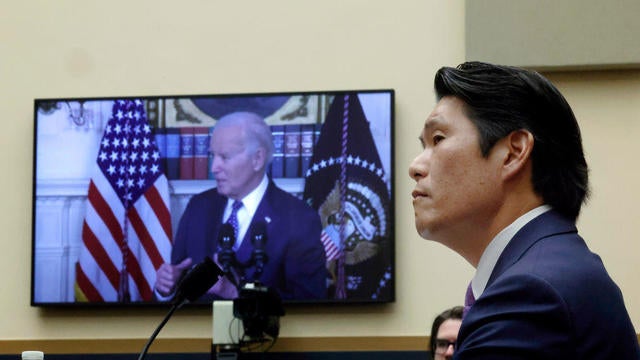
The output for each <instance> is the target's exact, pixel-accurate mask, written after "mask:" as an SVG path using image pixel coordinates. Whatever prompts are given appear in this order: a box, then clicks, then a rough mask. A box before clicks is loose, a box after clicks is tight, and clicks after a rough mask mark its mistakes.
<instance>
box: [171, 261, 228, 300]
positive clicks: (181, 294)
mask: <svg viewBox="0 0 640 360" xmlns="http://www.w3.org/2000/svg"><path fill="white" fill-rule="evenodd" d="M220 276H222V270H220V268H219V267H218V265H216V263H214V262H213V260H211V258H210V257H208V256H207V257H205V258H204V260H203V261H202V262H201V263H200V264H198V265H196V266H194V267H192V268H191V269H190V270H189V271H188V272H187V273H186V274H185V276H184V277H183V278H182V280H181V281H180V283H179V284H178V288H177V291H176V294H177V295H176V300H177V301H178V302H182V301H183V300H185V299H187V300H189V301H195V300H196V299H198V298H199V297H200V296H202V295H204V294H205V293H206V292H207V290H209V289H210V288H211V287H212V286H213V284H215V283H216V281H218V278H219V277H220Z"/></svg>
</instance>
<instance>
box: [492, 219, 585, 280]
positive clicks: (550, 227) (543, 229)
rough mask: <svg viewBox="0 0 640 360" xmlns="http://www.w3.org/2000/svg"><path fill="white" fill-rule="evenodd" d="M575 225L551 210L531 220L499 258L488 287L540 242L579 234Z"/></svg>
mask: <svg viewBox="0 0 640 360" xmlns="http://www.w3.org/2000/svg"><path fill="white" fill-rule="evenodd" d="M577 231H578V230H577V229H576V226H575V224H574V223H573V222H572V221H570V220H568V219H567V218H565V217H563V216H562V215H560V214H559V213H558V212H556V211H554V210H550V211H548V212H546V213H544V214H542V215H540V216H538V217H537V218H535V219H533V220H531V221H530V222H529V223H528V224H526V225H525V226H524V227H522V229H520V231H518V232H517V233H516V234H515V236H514V237H513V239H511V241H509V244H508V245H507V247H505V249H504V251H503V252H502V254H501V255H500V257H499V258H498V262H497V263H496V266H495V267H494V268H493V272H492V273H491V276H490V277H489V281H488V282H487V287H488V286H490V285H491V283H493V281H494V280H495V279H496V278H497V277H498V276H500V275H501V274H502V273H504V272H505V271H506V270H507V269H508V268H509V267H510V266H511V265H513V264H514V263H515V262H516V261H518V260H519V259H520V258H521V257H522V256H523V255H524V253H526V252H527V250H528V249H529V248H530V247H531V246H533V245H534V244H535V243H536V242H538V241H539V240H541V239H543V238H546V237H549V236H552V235H557V234H563V233H571V232H574V233H575V232H577Z"/></svg>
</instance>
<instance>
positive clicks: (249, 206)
mask: <svg viewBox="0 0 640 360" xmlns="http://www.w3.org/2000/svg"><path fill="white" fill-rule="evenodd" d="M268 186H269V178H268V177H267V175H266V174H265V175H264V177H263V178H262V181H261V182H260V184H258V186H257V187H256V188H255V189H253V191H251V192H250V193H249V194H247V196H245V197H244V198H242V199H240V201H242V205H243V206H242V207H241V208H240V209H239V210H238V213H237V216H238V238H237V239H236V242H235V244H234V246H233V249H234V250H237V249H238V248H239V247H240V245H241V244H242V240H243V239H244V236H245V235H246V234H247V230H248V229H249V225H250V224H251V219H253V215H254V214H255V213H256V211H257V210H258V206H259V205H260V201H262V198H263V197H264V194H265V193H266V192H267V187H268ZM234 201H235V200H233V199H227V206H226V207H225V209H224V216H223V220H224V221H223V223H224V222H226V221H227V219H229V216H230V215H231V207H232V205H233V202H234Z"/></svg>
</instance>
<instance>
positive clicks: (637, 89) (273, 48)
mask: <svg viewBox="0 0 640 360" xmlns="http://www.w3.org/2000/svg"><path fill="white" fill-rule="evenodd" d="M164 4H167V5H169V6H167V5H164ZM463 59H464V2H463V1H462V0H457V1H446V2H445V1H437V0H430V1H426V0H406V1H395V2H390V1H370V0H350V1H341V0H328V1H316V2H309V1H297V0H271V1H247V2H223V1H196V0H188V1H181V2H168V1H167V2H158V1H136V2H134V1H125V0H117V1H116V0H112V1H100V2H98V1H94V2H88V1H84V2H83V1H73V0H64V1H56V2H50V1H45V0H42V1H28V2H27V1H18V0H7V1H5V2H3V11H2V12H0V79H1V80H0V81H1V82H0V95H1V96H2V99H3V102H2V103H3V107H2V114H3V118H2V120H0V121H2V122H3V123H4V128H5V131H3V132H2V134H1V135H0V138H1V141H0V146H1V148H0V150H1V151H0V157H1V158H2V165H3V168H4V169H5V171H4V174H3V176H1V177H0V189H1V190H0V191H2V193H1V198H2V199H4V201H3V202H2V204H1V205H0V212H1V213H2V216H1V217H0V219H1V220H0V221H1V223H0V224H1V228H2V229H4V233H3V236H2V237H0V241H1V242H2V249H3V252H2V257H1V259H2V261H0V277H1V278H2V280H1V281H0V283H1V284H2V294H3V295H2V300H1V302H2V315H1V316H0V339H5V340H6V339H84V338H89V339H95V338H104V339H108V338H141V339H142V338H146V337H148V336H149V335H150V334H151V332H152V331H153V329H154V328H155V326H156V325H157V324H158V323H159V321H160V320H161V319H162V317H163V316H164V310H160V309H151V310H149V309H146V310H135V311H131V310H129V311H127V310H117V311H116V310H109V311H107V310H96V309H93V310H77V309H76V310H71V309H58V310H51V309H47V310H45V309H39V308H32V307H30V306H29V296H30V294H29V291H30V289H29V282H30V263H29V259H30V253H31V244H30V242H31V189H32V188H31V186H32V168H31V163H32V156H33V152H32V141H33V120H32V118H33V99H34V98H39V97H64V96H116V95H161V94H163V95H168V94H197V93H225V92H235V93H237V92H261V91H298V90H338V89H349V88H358V89H366V88H394V89H395V90H396V124H395V126H396V127H395V130H396V156H395V161H396V164H395V165H396V171H397V175H396V178H395V181H396V249H397V251H396V261H397V277H398V283H397V288H396V293H397V298H398V300H397V301H396V302H395V303H394V304H390V305H386V306H360V307H356V306H353V307H339V308H326V307H325V308H323V307H296V308H290V309H287V310H288V313H287V315H286V316H285V317H283V318H282V329H281V336H283V337H320V336H414V335H424V334H426V333H427V327H428V325H427V324H428V323H429V322H430V321H431V320H432V318H433V316H434V315H435V314H436V313H437V312H439V311H440V310H442V309H443V308H445V307H447V306H450V305H453V304H456V303H459V302H460V301H461V300H462V299H461V298H462V294H463V293H464V288H465V286H466V283H467V281H468V279H469V278H470V277H471V276H472V272H473V269H472V268H471V267H470V266H469V265H468V264H467V263H466V262H464V260H462V259H461V258H460V257H459V256H457V255H456V254H454V253H452V252H451V251H449V250H448V249H445V248H444V247H442V246H440V245H438V244H434V243H430V242H427V241H424V240H422V239H420V238H419V237H418V236H417V235H416V233H415V230H414V226H413V212H412V208H411V203H410V200H409V198H410V196H409V193H410V191H411V188H412V182H411V181H410V179H409V178H408V176H407V175H406V168H407V165H408V163H409V162H410V161H411V159H412V158H413V156H414V155H415V154H416V153H417V152H418V151H419V145H418V142H417V140H416V136H417V135H416V134H417V132H418V129H420V127H421V124H422V121H423V119H424V117H425V116H426V114H427V113H428V112H429V111H430V109H431V107H432V106H433V103H434V101H433V92H432V79H433V74H434V72H435V71H436V69H437V68H439V67H440V66H442V65H455V64H457V63H459V62H461V61H463ZM552 79H553V80H555V81H557V83H558V84H559V86H560V87H561V89H562V90H564V91H565V92H566V95H567V98H568V99H569V102H570V103H572V105H573V106H574V108H575V112H576V113H577V115H578V117H579V119H580V121H581V123H582V125H583V131H584V138H585V146H586V151H587V154H588V157H589V160H590V161H591V165H592V176H593V190H594V196H593V199H592V202H591V203H590V204H589V206H588V207H587V208H586V209H585V212H584V215H583V216H582V218H581V222H580V226H581V227H582V229H583V233H584V235H585V236H586V237H587V240H588V242H589V243H590V245H591V246H592V247H593V249H595V250H596V251H597V252H599V253H600V254H601V255H602V257H603V259H604V261H605V263H606V265H607V267H608V269H609V270H610V271H611V274H612V276H613V277H614V278H615V279H616V280H617V281H618V283H619V284H620V286H621V287H622V290H623V292H624V294H625V297H626V301H627V304H628V306H629V308H630V312H631V315H632V318H633V319H634V323H635V326H636V327H637V328H638V327H639V326H640V287H638V286H637V275H639V274H640V271H639V270H638V268H637V266H634V262H636V259H635V257H634V253H635V254H637V253H638V252H639V251H638V250H640V245H638V244H637V243H636V242H634V240H635V237H634V236H633V235H634V228H633V225H634V224H635V219H636V218H637V215H636V214H637V213H638V211H636V210H635V207H634V205H635V204H636V203H638V202H640V190H638V189H637V188H635V187H634V185H635V184H637V183H638V181H637V180H638V177H639V176H640V174H639V172H638V170H637V169H636V166H635V165H636V164H637V161H636V160H635V155H636V154H638V153H640V151H639V150H640V149H639V148H640V145H638V142H637V141H635V139H636V138H638V135H640V134H639V132H640V129H639V128H638V127H639V125H638V123H637V122H638V120H639V119H638V117H639V116H638V115H639V112H640V111H639V109H640V105H639V104H640V72H637V71H636V72H634V71H628V72H615V73H572V74H553V75H552ZM210 327H211V318H210V312H209V311H208V310H207V309H183V310H180V311H179V312H178V313H177V314H176V315H175V316H174V318H173V319H172V320H171V321H170V322H169V323H168V324H167V326H166V327H165V328H164V329H163V331H162V333H161V334H160V336H159V337H160V338H162V337H167V338H207V337H211V330H210Z"/></svg>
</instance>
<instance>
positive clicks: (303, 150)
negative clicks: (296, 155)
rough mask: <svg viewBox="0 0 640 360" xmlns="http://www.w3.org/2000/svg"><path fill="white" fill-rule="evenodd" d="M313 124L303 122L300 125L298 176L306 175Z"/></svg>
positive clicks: (311, 153) (309, 158)
mask: <svg viewBox="0 0 640 360" xmlns="http://www.w3.org/2000/svg"><path fill="white" fill-rule="evenodd" d="M314 131H315V125H314V124H304V125H302V126H301V127H300V176H301V177H306V176H307V170H308V169H309V164H311V156H313V147H314V144H315V142H314V140H313V139H314Z"/></svg>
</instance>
